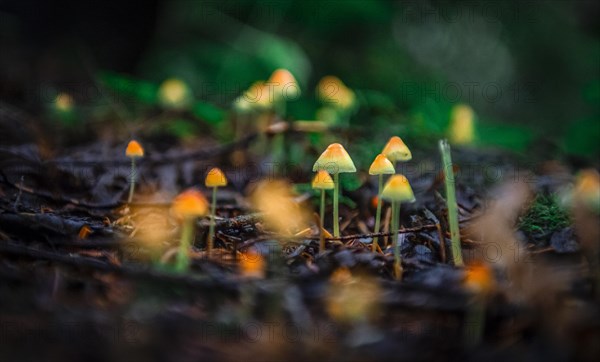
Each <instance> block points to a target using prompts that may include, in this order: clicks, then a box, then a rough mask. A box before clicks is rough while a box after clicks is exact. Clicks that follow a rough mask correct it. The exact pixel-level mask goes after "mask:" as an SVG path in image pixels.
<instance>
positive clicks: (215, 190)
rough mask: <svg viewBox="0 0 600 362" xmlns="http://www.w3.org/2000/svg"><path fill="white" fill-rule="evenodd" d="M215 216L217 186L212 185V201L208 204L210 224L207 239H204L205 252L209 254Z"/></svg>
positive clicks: (212, 241)
mask: <svg viewBox="0 0 600 362" xmlns="http://www.w3.org/2000/svg"><path fill="white" fill-rule="evenodd" d="M216 216H217V188H216V187H213V191H212V202H211V204H210V226H209V227H208V240H207V241H206V253H207V254H208V255H210V252H211V251H212V249H213V245H214V239H215V223H216V220H215V218H216Z"/></svg>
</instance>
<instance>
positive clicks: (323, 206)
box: [319, 189, 325, 227]
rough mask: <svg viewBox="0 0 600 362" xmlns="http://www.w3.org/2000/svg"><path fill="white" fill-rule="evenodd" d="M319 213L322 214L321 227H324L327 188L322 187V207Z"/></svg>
mask: <svg viewBox="0 0 600 362" xmlns="http://www.w3.org/2000/svg"><path fill="white" fill-rule="evenodd" d="M319 215H320V216H321V227H323V225H324V223H325V189H321V208H320V210H319Z"/></svg>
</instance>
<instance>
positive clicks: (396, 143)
mask: <svg viewBox="0 0 600 362" xmlns="http://www.w3.org/2000/svg"><path fill="white" fill-rule="evenodd" d="M381 153H383V154H384V155H385V156H386V157H387V158H388V159H389V160H390V161H392V162H396V161H408V160H410V159H411V158H412V154H411V153H410V150H409V149H408V146H406V144H405V143H404V141H402V139H401V138H400V137H398V136H393V137H392V138H390V140H389V141H388V143H386V145H385V147H384V148H383V151H381Z"/></svg>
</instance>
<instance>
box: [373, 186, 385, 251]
mask: <svg viewBox="0 0 600 362" xmlns="http://www.w3.org/2000/svg"><path fill="white" fill-rule="evenodd" d="M382 189H383V174H380V175H379V186H378V189H377V213H376V214H375V231H374V233H375V234H377V233H378V232H379V227H380V226H381V204H382V202H381V190H382ZM378 243H379V237H375V238H374V239H373V245H372V248H373V249H372V251H373V252H376V251H377V244H378Z"/></svg>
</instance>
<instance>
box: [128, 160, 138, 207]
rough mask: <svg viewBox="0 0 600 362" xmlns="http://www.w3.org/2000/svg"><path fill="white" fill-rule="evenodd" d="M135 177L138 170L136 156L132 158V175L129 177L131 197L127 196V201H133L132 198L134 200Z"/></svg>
mask: <svg viewBox="0 0 600 362" xmlns="http://www.w3.org/2000/svg"><path fill="white" fill-rule="evenodd" d="M135 177H136V170H135V157H132V158H131V176H130V177H129V197H128V198H127V203H128V204H129V203H131V200H133V192H134V191H135Z"/></svg>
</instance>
